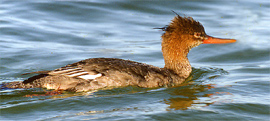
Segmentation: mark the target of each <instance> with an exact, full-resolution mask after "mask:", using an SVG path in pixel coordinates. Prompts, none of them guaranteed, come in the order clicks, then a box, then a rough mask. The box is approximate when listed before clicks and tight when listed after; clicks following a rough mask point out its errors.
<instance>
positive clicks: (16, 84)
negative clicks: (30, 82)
mask: <svg viewBox="0 0 270 121" xmlns="http://www.w3.org/2000/svg"><path fill="white" fill-rule="evenodd" d="M0 87H1V90H2V89H10V88H11V89H17V88H26V86H25V84H24V83H23V81H15V82H4V83H2V84H0Z"/></svg>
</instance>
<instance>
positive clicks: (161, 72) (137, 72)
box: [2, 14, 236, 92]
mask: <svg viewBox="0 0 270 121" xmlns="http://www.w3.org/2000/svg"><path fill="white" fill-rule="evenodd" d="M160 29H162V30H163V31H165V33H164V34H163V35H162V52H163V57H164V61H165V67H164V68H159V67H155V66H152V65H147V64H144V63H138V62H134V61H130V60H123V59H116V58H92V59H86V60H82V61H79V62H77V63H73V64H69V65H66V66H65V67H61V68H59V69H56V70H52V71H38V72H32V73H38V74H39V75H36V76H33V77H30V78H28V79H26V80H24V81H20V82H10V83H4V84H2V85H4V86H5V87H7V88H47V89H55V90H67V91H74V92H81V91H90V90H97V89H103V88H110V87H112V88H113V87H123V86H138V87H145V88H153V87H162V86H174V85H179V84H181V83H182V82H184V81H185V79H186V78H187V77H188V76H189V75H190V73H191V71H192V69H191V65H190V63H189V61H188V58H187V55H188V52H189V50H190V49H191V48H193V47H196V46H198V45H200V44H224V43H233V42H236V40H235V39H221V38H214V37H211V36H208V35H207V34H206V33H205V31H204V27H203V26H202V25H201V24H200V23H199V22H198V21H195V20H194V19H193V18H192V17H181V16H179V15H178V14H177V15H176V16H175V17H174V18H173V20H172V22H171V23H170V24H169V25H168V26H166V27H163V28H160Z"/></svg>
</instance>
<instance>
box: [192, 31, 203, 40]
mask: <svg viewBox="0 0 270 121" xmlns="http://www.w3.org/2000/svg"><path fill="white" fill-rule="evenodd" d="M194 37H195V38H197V39H203V38H204V37H203V36H202V33H200V32H194Z"/></svg>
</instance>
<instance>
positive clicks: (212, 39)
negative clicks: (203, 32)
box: [203, 35, 236, 44]
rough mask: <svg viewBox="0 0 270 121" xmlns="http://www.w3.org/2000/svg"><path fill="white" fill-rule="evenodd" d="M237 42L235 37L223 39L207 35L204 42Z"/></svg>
mask: <svg viewBox="0 0 270 121" xmlns="http://www.w3.org/2000/svg"><path fill="white" fill-rule="evenodd" d="M234 42H236V40H235V39H222V38H215V37H211V36H208V35H207V39H204V40H203V44H226V43H234Z"/></svg>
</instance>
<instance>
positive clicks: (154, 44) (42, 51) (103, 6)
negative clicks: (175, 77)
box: [0, 0, 270, 121]
mask: <svg viewBox="0 0 270 121" xmlns="http://www.w3.org/2000/svg"><path fill="white" fill-rule="evenodd" d="M0 4H1V5H0V16H1V17H0V29H1V31H0V36H1V38H0V52H1V56H0V57H1V59H0V82H12V81H22V80H24V79H26V78H27V77H29V76H31V75H21V74H23V73H26V72H33V71H40V70H51V69H55V68H58V67H61V66H64V65H66V64H70V63H74V62H77V61H79V60H83V59H87V58H94V57H114V58H123V59H130V60H134V61H138V62H144V63H148V64H151V65H155V66H159V67H163V66H164V62H163V57H162V53H161V49H160V48H161V46H160V42H161V39H160V36H161V34H162V31H160V30H156V29H153V28H155V27H163V26H165V25H167V24H168V23H169V22H170V20H171V19H172V18H173V17H174V13H173V12H171V10H174V11H176V12H177V13H179V14H180V15H184V14H185V15H187V16H192V17H193V18H194V19H196V20H198V21H200V22H201V23H202V24H203V25H204V27H205V29H206V32H207V33H208V34H209V35H212V36H216V37H225V38H234V39H237V40H238V41H237V43H234V44H227V45H200V46H199V47H197V48H194V49H192V50H191V52H190V53H189V60H190V62H191V64H192V67H193V72H192V74H191V78H189V79H187V81H186V82H185V83H184V84H183V85H182V86H179V87H172V88H154V89H146V88H137V87H124V88H115V89H110V90H99V91H95V92H85V93H70V92H64V93H63V94H61V95H55V96H32V97H31V96H30V97H29V96H27V95H31V94H41V95H42V94H45V93H46V92H45V91H44V90H43V89H30V90H23V89H5V90H1V92H0V93H1V98H0V99H1V110H0V111H1V115H0V119H1V120H18V119H19V120H67V119H68V120H94V119H96V120H127V119H130V120H252V121H253V120H270V116H269V114H270V88H269V86H270V83H269V80H270V76H269V73H270V42H269V41H270V39H269V32H270V31H269V28H270V24H269V21H270V13H269V12H268V11H270V2H269V1H268V0H260V1H254V0H228V1H227V0H226V1H222V0H207V1H200V0H182V1H158V2H152V1H99V0H92V1H86V0H85V1H84V0H80V1H46V0H41V1H12V0H1V1H0Z"/></svg>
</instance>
